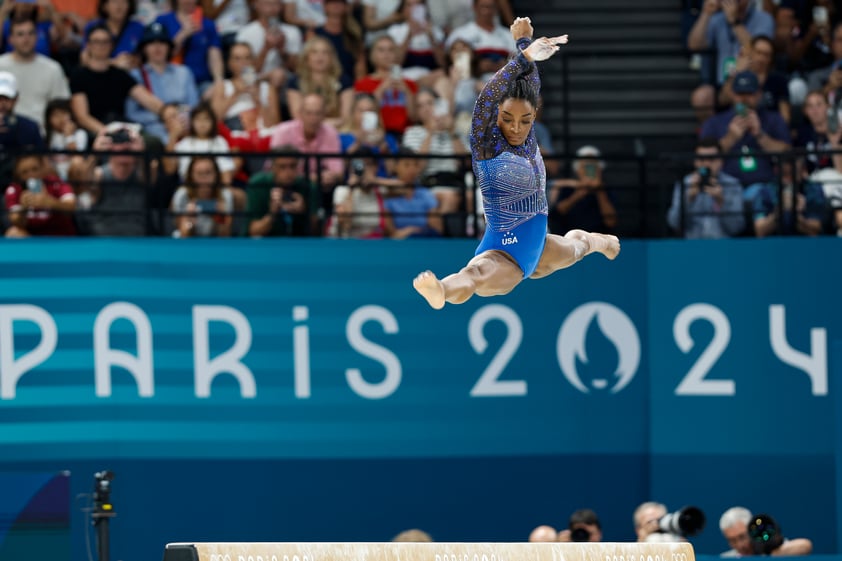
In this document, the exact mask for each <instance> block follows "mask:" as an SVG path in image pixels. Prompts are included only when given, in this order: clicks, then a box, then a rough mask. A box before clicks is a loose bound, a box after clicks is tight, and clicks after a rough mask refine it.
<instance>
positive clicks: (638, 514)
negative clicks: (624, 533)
mask: <svg viewBox="0 0 842 561" xmlns="http://www.w3.org/2000/svg"><path fill="white" fill-rule="evenodd" d="M666 514H667V507H666V506H664V505H663V504H661V503H656V502H651V501H649V502H645V503H642V504H640V505H638V507H637V508H636V509H635V510H634V516H633V519H634V531H635V533H636V534H637V541H638V542H679V541H687V540H686V539H685V538H683V537H681V536H678V535H675V534H671V533H668V532H663V531H662V530H661V529H660V526H659V524H658V522H659V521H660V520H661V518H663V517H664V516H665V515H666Z"/></svg>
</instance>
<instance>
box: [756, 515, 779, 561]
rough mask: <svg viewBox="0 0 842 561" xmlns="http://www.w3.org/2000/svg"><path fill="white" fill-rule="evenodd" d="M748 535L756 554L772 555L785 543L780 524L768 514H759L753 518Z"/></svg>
mask: <svg viewBox="0 0 842 561" xmlns="http://www.w3.org/2000/svg"><path fill="white" fill-rule="evenodd" d="M748 536H749V538H751V545H752V547H753V548H754V553H755V554H756V555H771V554H772V552H773V551H775V550H776V549H778V548H779V547H780V546H781V544H783V543H784V536H783V534H782V533H781V528H780V526H778V523H777V522H775V519H774V518H772V517H771V516H769V515H768V514H757V515H755V516H754V518H752V519H751V522H750V523H749V525H748Z"/></svg>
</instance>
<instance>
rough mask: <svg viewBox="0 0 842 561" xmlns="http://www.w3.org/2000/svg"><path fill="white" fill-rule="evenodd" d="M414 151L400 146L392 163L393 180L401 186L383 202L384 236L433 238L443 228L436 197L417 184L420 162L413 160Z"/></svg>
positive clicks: (438, 234)
mask: <svg viewBox="0 0 842 561" xmlns="http://www.w3.org/2000/svg"><path fill="white" fill-rule="evenodd" d="M414 155H415V151H413V150H412V149H411V148H406V147H401V149H400V150H399V151H398V154H397V161H396V162H395V179H397V181H398V184H399V185H400V186H398V187H395V188H393V189H392V191H391V193H390V196H388V197H387V198H386V201H385V203H384V205H385V207H386V221H385V231H386V237H389V238H392V239H406V238H419V237H423V238H426V237H435V236H440V235H441V234H442V230H443V226H442V221H441V216H440V215H439V211H438V201H437V200H436V197H435V195H433V193H432V192H431V191H430V190H429V189H427V188H426V187H423V186H422V185H419V184H418V174H419V172H420V171H421V166H422V164H423V162H422V160H420V159H418V158H415V157H413V156H414Z"/></svg>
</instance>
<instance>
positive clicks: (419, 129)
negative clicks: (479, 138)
mask: <svg viewBox="0 0 842 561" xmlns="http://www.w3.org/2000/svg"><path fill="white" fill-rule="evenodd" d="M416 108H417V111H418V119H419V120H420V121H421V124H420V125H415V126H411V127H409V128H408V129H406V132H405V133H404V135H403V142H402V144H403V145H404V146H407V147H409V148H412V149H413V150H414V151H415V152H417V153H418V154H433V155H436V156H464V155H466V154H467V153H468V147H467V146H466V145H465V143H464V141H463V140H462V139H461V138H459V137H457V136H456V134H455V133H454V131H453V114H452V112H451V110H450V104H449V103H448V101H447V100H446V99H442V98H440V97H438V95H437V94H436V93H435V92H434V91H433V90H431V89H423V88H422V89H421V90H419V92H418V95H417V96H416ZM420 163H421V166H422V171H421V178H420V179H421V182H422V183H423V184H424V185H427V186H430V187H432V190H433V194H434V195H435V196H436V199H437V200H438V202H439V211H440V212H441V213H442V214H443V215H446V214H451V213H455V212H456V211H458V210H459V207H460V204H461V203H462V201H463V197H462V191H463V189H464V181H463V179H462V177H461V176H460V173H459V172H460V170H461V169H462V166H461V162H460V158H451V159H442V158H433V159H429V160H426V161H424V160H420Z"/></svg>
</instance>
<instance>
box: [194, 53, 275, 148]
mask: <svg viewBox="0 0 842 561" xmlns="http://www.w3.org/2000/svg"><path fill="white" fill-rule="evenodd" d="M228 71H229V72H230V74H231V78H230V79H225V80H222V81H219V82H216V83H215V84H214V85H213V88H212V89H211V92H210V99H211V106H212V107H213V111H214V113H215V114H216V118H217V119H218V120H219V121H222V122H224V123H225V126H227V127H228V128H229V129H231V130H232V131H253V130H259V129H268V128H271V127H273V126H275V125H277V124H278V122H280V115H279V114H278V90H276V89H275V88H273V87H272V86H270V85H269V83H268V82H266V81H264V80H260V79H259V78H258V75H257V71H256V70H255V68H254V54H253V53H252V52H251V47H250V46H249V45H248V43H235V44H234V45H232V46H231V50H230V51H229V52H228Z"/></svg>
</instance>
